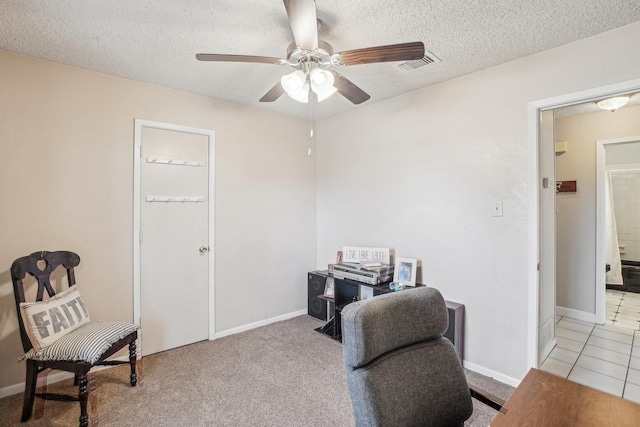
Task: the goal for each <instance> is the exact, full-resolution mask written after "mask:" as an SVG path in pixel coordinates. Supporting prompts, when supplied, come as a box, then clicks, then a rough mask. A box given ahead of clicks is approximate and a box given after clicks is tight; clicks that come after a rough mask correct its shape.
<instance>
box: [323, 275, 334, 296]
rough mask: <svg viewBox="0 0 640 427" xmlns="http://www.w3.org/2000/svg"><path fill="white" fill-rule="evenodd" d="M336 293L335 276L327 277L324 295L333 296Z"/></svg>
mask: <svg viewBox="0 0 640 427" xmlns="http://www.w3.org/2000/svg"><path fill="white" fill-rule="evenodd" d="M334 295H335V286H334V281H333V277H327V281H326V282H325V283H324V295H323V296H325V297H326V298H333V297H334Z"/></svg>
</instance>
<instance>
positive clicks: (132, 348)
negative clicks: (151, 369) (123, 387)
mask: <svg viewBox="0 0 640 427" xmlns="http://www.w3.org/2000/svg"><path fill="white" fill-rule="evenodd" d="M137 359H138V357H137V354H136V342H135V341H132V342H131V343H129V364H130V365H131V386H132V387H135V386H136V384H138V374H137V372H136V361H137Z"/></svg>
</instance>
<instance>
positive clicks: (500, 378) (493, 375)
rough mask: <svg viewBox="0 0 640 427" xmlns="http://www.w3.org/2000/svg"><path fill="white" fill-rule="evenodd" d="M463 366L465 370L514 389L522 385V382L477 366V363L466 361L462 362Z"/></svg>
mask: <svg viewBox="0 0 640 427" xmlns="http://www.w3.org/2000/svg"><path fill="white" fill-rule="evenodd" d="M462 365H463V366H464V367H465V368H467V369H469V370H470V371H473V372H477V373H479V374H482V375H485V376H487V377H491V378H493V379H494V380H497V381H500V382H501V383H505V384H508V385H510V386H512V387H518V386H519V385H520V381H521V380H517V379H515V378H512V377H509V376H506V375H504V374H501V373H499V372H496V371H493V370H491V369H487V368H485V367H484V366H480V365H476V364H475V363H471V362H467V361H466V360H464V361H463V362H462Z"/></svg>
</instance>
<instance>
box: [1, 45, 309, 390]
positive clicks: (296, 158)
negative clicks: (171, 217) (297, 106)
mask: <svg viewBox="0 0 640 427" xmlns="http://www.w3.org/2000/svg"><path fill="white" fill-rule="evenodd" d="M0 100H1V102H0V200H1V202H0V203H1V208H0V390H1V389H2V388H3V387H7V386H9V385H13V384H17V383H20V382H22V381H24V376H23V369H24V364H18V362H17V360H18V357H19V356H20V354H21V350H22V349H21V345H20V339H19V334H18V330H17V318H16V313H15V307H14V300H13V290H12V286H11V277H10V273H9V267H10V265H11V262H12V261H13V260H14V259H15V258H17V257H19V256H23V255H26V254H29V253H31V252H35V251H38V250H58V249H66V250H72V251H75V252H77V253H78V254H79V255H80V257H81V258H82V262H81V265H80V267H79V268H78V271H77V278H78V283H79V286H80V289H81V292H82V294H83V296H84V298H85V300H86V303H87V305H88V307H89V309H90V313H91V316H92V318H93V319H96V320H101V319H108V318H116V319H123V320H129V321H130V320H132V316H133V308H132V295H133V291H132V269H133V267H132V266H133V260H132V257H133V249H132V231H133V222H132V221H133V200H132V198H133V147H134V144H133V126H134V118H142V119H148V120H154V121H160V122H167V123H174V124H179V125H185V126H193V127H199V128H206V129H213V130H215V132H216V145H215V158H216V164H215V171H216V177H215V179H216V200H215V235H216V241H215V245H214V255H215V257H216V258H215V261H216V264H215V287H216V293H215V299H216V304H215V321H216V332H224V331H225V330H229V329H232V328H236V327H242V326H245V325H248V324H251V323H254V322H259V321H264V320H266V319H270V318H273V317H277V316H280V315H286V314H289V313H293V312H296V311H299V310H305V309H306V272H307V271H309V270H312V269H314V267H315V259H316V254H315V235H316V230H315V227H316V214H315V212H316V208H315V165H314V158H313V157H312V158H309V157H307V155H306V154H307V139H306V136H307V135H308V130H307V126H308V125H307V122H306V121H305V120H301V119H297V118H292V117H289V116H285V115H280V114H275V113H269V112H267V111H264V110H261V109H256V108H250V107H246V106H242V105H238V104H234V103H230V102H225V101H221V100H216V99H211V98H206V97H202V96H197V95H193V94H189V93H184V92H179V91H175V90H170V89H165V88H161V87H156V86H152V85H148V84H143V83H139V82H135V81H131V80H125V79H121V78H116V77H111V76H106V75H103V74H98V73H94V72H89V71H84V70H80V69H77V68H73V67H68V66H63V65H59V64H55V63H51V62H47V61H42V60H37V59H33V58H29V57H25V56H20V55H16V54H13V53H9V52H4V51H0ZM167 285H168V286H174V287H175V289H176V292H179V291H180V284H179V283H169V284H167Z"/></svg>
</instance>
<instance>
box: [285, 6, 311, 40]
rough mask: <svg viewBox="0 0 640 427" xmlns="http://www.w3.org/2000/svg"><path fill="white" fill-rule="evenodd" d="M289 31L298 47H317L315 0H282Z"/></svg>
mask: <svg viewBox="0 0 640 427" xmlns="http://www.w3.org/2000/svg"><path fill="white" fill-rule="evenodd" d="M284 7H285V9H287V16H289V23H290V24H291V31H293V38H294V40H295V41H296V45H297V46H298V47H299V48H300V49H305V50H316V49H317V48H318V21H317V18H316V2H315V0H284Z"/></svg>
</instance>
